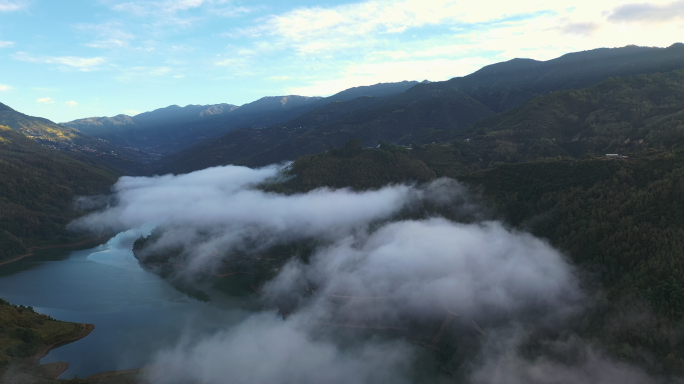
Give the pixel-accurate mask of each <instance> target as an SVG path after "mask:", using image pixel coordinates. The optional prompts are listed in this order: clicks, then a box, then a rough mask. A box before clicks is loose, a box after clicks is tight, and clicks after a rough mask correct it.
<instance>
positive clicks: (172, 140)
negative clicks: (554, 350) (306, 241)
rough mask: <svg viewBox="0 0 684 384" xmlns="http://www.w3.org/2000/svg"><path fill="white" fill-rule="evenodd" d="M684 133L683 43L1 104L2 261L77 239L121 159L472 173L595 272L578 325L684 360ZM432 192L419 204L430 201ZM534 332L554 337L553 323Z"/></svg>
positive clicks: (159, 168) (128, 168)
mask: <svg viewBox="0 0 684 384" xmlns="http://www.w3.org/2000/svg"><path fill="white" fill-rule="evenodd" d="M683 144H684V44H675V45H672V46H670V47H668V48H650V47H636V46H627V47H623V48H616V49H597V50H591V51H585V52H576V53H571V54H567V55H564V56H562V57H559V58H557V59H553V60H549V61H535V60H529V59H514V60H510V61H507V62H504V63H498V64H493V65H490V66H487V67H485V68H482V69H481V70H479V71H477V72H474V73H473V74H470V75H468V76H464V77H456V78H453V79H450V80H447V81H442V82H417V81H412V82H408V81H407V82H401V83H386V84H376V85H373V86H368V87H356V88H351V89H348V90H346V91H343V92H340V93H338V94H336V95H333V96H331V97H327V98H320V97H306V96H293V95H290V96H277V97H265V98H262V99H259V100H257V101H255V102H253V103H249V104H245V105H243V106H235V105H231V104H215V105H188V106H185V107H180V106H175V105H174V106H169V107H166V108H161V109H157V110H154V111H151V112H145V113H142V114H139V115H136V116H126V115H118V116H114V117H93V118H87V119H80V120H75V121H72V122H69V123H63V124H55V123H54V122H52V121H49V120H47V119H43V118H39V117H32V116H28V115H25V114H22V113H20V112H17V111H15V110H13V109H12V108H10V107H9V106H7V105H5V104H0V262H2V261H3V260H10V259H14V258H17V257H18V256H20V255H23V254H26V253H29V252H30V251H31V249H34V248H35V247H40V246H45V245H48V244H64V243H69V242H73V241H76V240H81V239H78V238H76V237H74V235H73V234H70V233H68V232H66V231H65V226H66V224H67V223H68V222H70V221H71V220H72V219H74V218H75V217H77V216H79V215H81V214H82V213H83V212H82V211H77V210H75V209H74V208H79V207H80V208H84V207H81V206H78V207H76V206H75V205H74V202H75V201H78V200H77V199H78V197H79V196H82V195H101V194H107V193H109V192H110V188H111V185H112V184H113V183H114V182H115V181H116V179H117V177H119V176H122V175H145V174H154V173H156V174H166V173H175V174H180V173H187V172H191V171H194V170H198V169H203V168H206V167H211V166H217V165H224V164H242V165H247V166H252V167H257V166H262V165H266V164H271V163H277V162H284V161H289V160H292V161H293V163H292V164H291V165H290V166H289V167H287V168H286V169H285V170H284V171H283V173H284V176H286V177H283V178H280V179H278V180H276V181H274V182H273V183H269V184H267V185H260V186H256V187H257V188H261V189H262V190H264V191H266V192H270V193H283V194H291V193H303V192H307V191H311V190H314V189H317V188H321V187H327V188H349V189H351V190H356V191H360V190H366V189H377V188H380V187H383V186H385V185H388V184H396V183H414V184H420V183H425V182H430V181H434V180H436V179H438V178H440V177H445V176H446V177H451V178H455V179H457V180H459V183H460V184H459V185H460V186H462V187H463V188H472V189H473V190H474V191H477V193H478V195H480V196H481V197H482V201H481V203H482V204H483V208H482V209H481V211H482V213H481V214H482V215H483V216H486V217H485V219H488V218H492V219H496V220H501V221H503V222H505V223H506V224H507V225H510V226H511V227H512V228H516V229H517V230H520V231H524V232H530V233H532V234H533V235H535V236H537V237H540V238H544V239H547V240H548V242H549V243H550V244H551V245H552V246H554V247H556V248H557V249H559V250H560V251H561V252H563V254H564V255H566V256H567V258H568V260H570V261H571V262H572V264H573V265H574V266H577V268H578V270H582V271H585V272H586V274H584V275H583V276H582V282H581V283H582V284H583V285H585V286H586V287H587V291H588V292H598V293H597V294H595V295H593V296H592V297H591V300H590V304H589V305H588V308H587V309H586V316H583V318H582V319H579V320H578V321H577V324H573V325H572V327H571V328H569V329H570V334H572V335H577V337H578V338H582V339H584V340H591V341H592V342H596V345H600V346H602V350H601V353H605V354H606V355H607V356H610V357H611V358H614V359H616V360H619V361H623V362H628V363H630V364H636V365H637V366H639V367H641V368H643V369H644V370H647V371H648V372H649V373H655V374H662V375H666V376H667V375H673V376H676V375H679V376H682V375H684V349H683V348H682V345H684V329H682V326H681V324H682V317H683V316H684V310H683V308H684V259H682V257H681V250H682V240H681V239H682V238H683V236H684V233H683V231H684V230H683V229H682V228H684V219H683V218H684V204H682V201H683V200H682V197H684V181H683V180H684V179H683V176H684V150H682V149H681V148H682V145H683ZM607 153H613V154H621V155H625V156H623V157H621V158H606V157H605V155H606V154H607ZM162 156H163V157H162ZM454 185H456V184H454ZM459 188H460V187H459ZM103 200H106V199H103ZM478 201H479V200H478ZM440 204H441V203H440ZM440 207H441V206H440ZM440 207H437V208H439V209H440V210H439V212H437V213H436V214H439V215H441V216H444V217H446V218H454V217H456V218H457V219H463V217H461V216H459V215H462V214H464V212H461V211H459V210H457V209H456V210H450V209H451V208H449V207H446V208H444V207H441V208H440ZM424 208H425V209H424ZM427 208H430V207H426V206H422V207H417V209H415V210H414V211H412V213H411V214H412V215H413V214H415V215H417V216H418V217H432V211H430V210H428V209H427ZM434 208H435V207H432V208H431V209H434ZM466 213H467V212H466ZM421 215H422V216H421ZM457 216H458V217H457ZM139 243H140V242H139ZM291 251H292V250H291V249H289V248H288V249H287V252H285V251H283V252H285V253H288V257H290V256H292V255H291V254H294V253H298V252H291ZM160 257H168V255H166V256H165V255H162V256H160ZM160 261H162V262H164V261H165V260H164V259H160ZM264 265H265V264H264ZM240 270H242V269H240ZM268 271H269V273H270V272H272V268H271V269H269V270H268ZM257 272H258V271H257ZM252 289H254V288H252ZM0 304H2V303H0ZM645 314H647V315H645ZM625 319H627V320H625ZM564 332H565V331H564ZM479 334H480V333H478V335H479ZM533 336H534V338H536V337H537V336H539V339H538V340H537V339H535V340H537V341H535V342H539V343H540V344H544V343H545V341H544V340H546V339H545V337H546V336H548V335H546V336H545V335H541V334H540V335H533ZM478 337H479V336H478ZM563 337H564V336H563ZM572 337H575V336H572ZM551 339H553V337H552V338H551ZM560 339H562V337H561V336H559V340H560ZM435 340H437V341H435V342H433V343H432V344H431V345H432V347H430V348H432V350H433V351H435V354H436V355H439V356H438V357H437V358H442V357H446V358H451V357H452V356H453V355H454V354H455V353H456V352H455V351H456V350H457V348H454V345H455V344H450V343H451V341H450V339H448V338H447V337H444V338H442V339H439V338H436V339H435ZM563 340H565V339H563ZM527 347H528V346H527V345H526V346H525V348H527ZM529 347H530V348H531V349H535V348H538V347H539V346H535V345H530V346H529ZM567 357H568V356H565V355H563V354H560V355H559V358H560V359H564V358H567Z"/></svg>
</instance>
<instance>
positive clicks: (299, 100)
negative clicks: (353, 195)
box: [61, 81, 417, 157]
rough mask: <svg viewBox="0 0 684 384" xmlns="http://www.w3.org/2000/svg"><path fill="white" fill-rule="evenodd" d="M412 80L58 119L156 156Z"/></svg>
mask: <svg viewBox="0 0 684 384" xmlns="http://www.w3.org/2000/svg"><path fill="white" fill-rule="evenodd" d="M415 84H417V82H415V81H403V82H399V83H384V84H376V85H372V86H363V87H355V88H350V89H347V90H345V91H342V92H339V93H337V94H335V95H333V96H330V97H326V98H322V97H308V96H297V95H289V96H267V97H263V98H261V99H259V100H256V101H253V102H251V103H247V104H244V105H241V106H235V105H231V104H215V105H187V106H185V107H179V106H177V105H172V106H169V107H166V108H160V109H156V110H154V111H151V112H145V113H141V114H138V115H135V116H127V115H117V116H114V117H91V118H86V119H79V120H74V121H70V122H66V123H61V125H63V126H66V127H71V128H75V129H78V130H80V131H82V132H84V133H86V134H87V135H90V136H92V137H97V138H101V139H105V140H108V141H110V142H112V143H116V144H118V145H121V146H124V147H133V148H136V149H139V150H142V151H144V152H146V153H149V154H151V155H152V156H156V157H161V156H163V155H169V154H171V153H174V152H177V151H179V150H182V149H184V148H186V147H189V146H191V145H193V144H196V143H199V142H201V141H203V140H206V139H210V138H213V137H218V136H221V135H223V134H225V133H226V132H228V131H231V130H234V129H239V128H246V127H253V128H260V127H265V126H269V125H272V124H275V123H279V122H283V121H288V120H290V119H292V118H294V117H296V116H299V115H301V114H303V113H305V112H307V111H309V110H311V109H314V108H317V107H320V106H323V105H326V104H328V103H331V102H335V101H348V100H351V99H354V98H356V97H360V96H376V97H381V96H387V95H392V94H396V93H400V92H403V91H404V90H406V89H408V88H410V87H412V86H413V85H415Z"/></svg>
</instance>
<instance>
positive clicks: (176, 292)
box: [0, 231, 250, 378]
mask: <svg viewBox="0 0 684 384" xmlns="http://www.w3.org/2000/svg"><path fill="white" fill-rule="evenodd" d="M141 233H142V232H141V231H129V232H125V233H121V234H119V235H117V236H116V237H114V238H112V239H110V240H109V241H108V242H107V243H105V244H101V245H97V246H94V244H90V245H89V246H87V247H83V246H82V247H80V249H79V248H53V249H46V250H42V251H36V252H35V255H34V256H31V257H27V258H24V259H22V260H19V261H17V262H15V263H11V264H7V265H3V266H0V297H2V298H4V299H5V300H7V301H9V302H10V303H12V304H17V305H25V306H32V307H34V309H35V310H36V312H40V313H44V314H47V315H50V316H52V317H53V318H55V319H58V320H64V321H72V322H77V323H91V324H94V325H95V330H94V331H93V332H92V333H91V334H90V335H88V336H87V337H85V338H83V339H81V340H78V341H76V342H73V343H70V344H66V345H63V346H61V347H59V348H56V349H53V350H52V351H50V353H49V354H48V355H47V356H45V357H44V358H43V359H42V360H41V363H50V362H55V361H64V362H67V363H68V364H69V368H68V370H67V371H65V372H64V373H63V374H62V375H61V376H60V378H73V377H74V376H75V375H78V376H79V377H81V378H83V377H87V376H90V375H93V374H96V373H99V372H105V371H113V370H123V369H134V368H141V367H142V366H144V365H145V364H147V363H149V362H150V361H151V360H152V359H153V358H154V356H155V355H156V354H157V353H158V352H159V351H162V350H164V349H168V348H173V347H174V346H175V345H177V344H178V343H179V342H182V341H183V340H192V339H193V338H198V337H202V336H203V335H209V334H212V333H214V332H216V331H217V330H220V329H226V328H229V327H230V326H231V324H235V323H237V322H239V321H240V320H242V319H244V318H245V317H246V316H247V314H248V312H247V311H246V310H244V309H243V307H244V306H245V304H246V303H247V301H248V300H249V298H250V292H249V288H248V287H249V284H248V283H246V282H245V281H244V279H243V278H241V277H239V276H236V277H232V276H231V277H228V278H224V279H223V280H222V281H221V287H220V288H217V287H216V286H214V287H209V288H206V289H203V290H202V292H201V294H200V295H198V294H196V291H193V290H190V291H189V292H191V293H190V294H188V293H184V291H185V292H188V290H186V289H179V288H176V287H174V286H173V285H171V284H170V283H169V282H168V281H167V280H164V279H162V278H161V277H159V276H157V275H155V274H153V273H151V272H148V271H146V270H144V269H142V268H141V267H140V266H139V264H138V262H137V260H136V259H135V258H134V257H133V253H132V251H131V248H132V244H133V241H134V240H135V239H136V238H137V237H139V236H140V234H141ZM95 244H96V243H95ZM93 246H94V247H93ZM245 287H247V288H245ZM195 297H199V298H200V299H197V298H195Z"/></svg>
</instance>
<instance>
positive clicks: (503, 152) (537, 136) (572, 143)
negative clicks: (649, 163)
mask: <svg viewBox="0 0 684 384" xmlns="http://www.w3.org/2000/svg"><path fill="white" fill-rule="evenodd" d="M455 138H456V139H458V140H468V141H470V142H469V143H468V145H467V147H468V148H469V150H470V151H473V152H475V153H477V154H478V157H477V158H473V161H472V162H471V164H472V165H474V166H476V167H480V168H486V167H488V166H491V165H494V164H497V163H501V162H507V163H511V162H513V163H515V162H524V161H531V160H536V159H539V158H545V157H554V156H573V157H582V156H584V155H601V154H606V153H620V154H624V153H630V152H636V151H640V150H643V149H645V148H661V147H662V148H668V149H671V148H675V147H681V145H682V144H683V143H684V70H676V71H672V72H667V73H658V74H651V75H638V76H632V77H626V78H616V79H609V80H607V81H605V82H603V83H601V84H599V85H596V86H593V87H590V88H586V89H581V90H570V91H563V92H557V93H553V94H550V95H547V96H540V97H536V98H534V99H532V100H530V101H528V102H527V103H525V104H524V105H522V106H520V107H518V108H514V109H512V110H510V111H507V112H504V113H501V114H498V115H495V116H492V117H489V118H485V119H482V120H480V121H478V122H477V123H475V124H474V125H473V126H472V127H470V128H469V129H467V130H466V131H464V132H461V133H459V134H458V135H456V136H455ZM480 159H481V160H480Z"/></svg>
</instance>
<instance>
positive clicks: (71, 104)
mask: <svg viewBox="0 0 684 384" xmlns="http://www.w3.org/2000/svg"><path fill="white" fill-rule="evenodd" d="M64 104H65V105H68V106H70V107H75V106H77V105H78V103H77V102H75V101H73V100H70V101H66V102H64Z"/></svg>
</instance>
